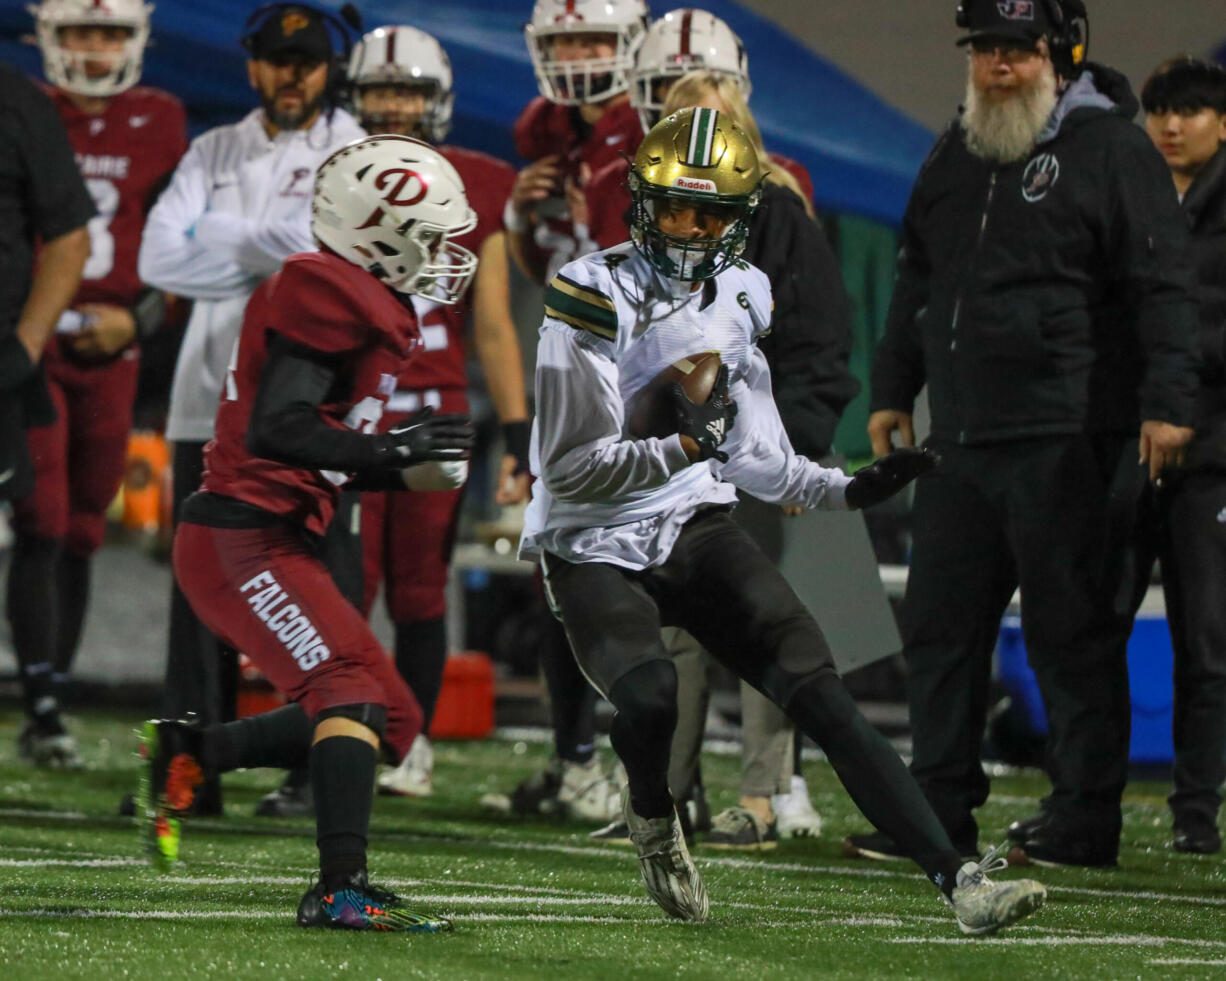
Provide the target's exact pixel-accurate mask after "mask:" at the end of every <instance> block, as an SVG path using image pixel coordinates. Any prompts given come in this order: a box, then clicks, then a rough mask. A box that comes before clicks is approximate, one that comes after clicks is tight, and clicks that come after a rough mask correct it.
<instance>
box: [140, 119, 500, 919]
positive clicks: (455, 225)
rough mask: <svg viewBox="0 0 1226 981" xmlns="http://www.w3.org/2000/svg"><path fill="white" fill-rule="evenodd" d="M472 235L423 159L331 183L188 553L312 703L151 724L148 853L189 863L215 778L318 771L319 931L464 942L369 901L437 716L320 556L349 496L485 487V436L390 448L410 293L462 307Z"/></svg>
mask: <svg viewBox="0 0 1226 981" xmlns="http://www.w3.org/2000/svg"><path fill="white" fill-rule="evenodd" d="M474 222H475V217H474V215H473V212H472V209H471V208H470V207H469V206H468V201H467V199H466V197H465V193H464V185H463V182H462V181H461V180H460V177H459V175H458V174H457V173H456V172H455V169H454V168H453V167H452V166H451V165H450V164H449V163H447V161H446V160H444V159H443V158H442V157H441V156H440V155H439V154H438V153H437V152H436V151H435V150H433V149H431V148H430V147H429V146H427V145H426V144H424V143H421V142H419V141H417V140H413V139H409V138H406V137H399V136H376V137H371V138H369V139H365V140H361V141H358V142H355V143H351V144H349V145H348V146H346V147H344V148H342V149H341V150H338V151H337V152H336V153H334V154H333V155H332V156H331V157H329V158H328V159H327V160H326V161H325V162H324V163H323V164H322V166H321V167H320V169H319V173H318V175H317V179H316V183H315V200H314V208H313V212H312V230H313V232H314V234H315V237H316V239H318V241H319V242H320V243H321V245H322V246H323V251H320V252H313V253H302V254H299V255H294V256H291V257H290V258H289V259H288V260H286V262H285V265H284V266H283V267H282V269H281V271H280V272H279V273H277V274H276V275H275V276H273V277H272V278H271V279H269V280H268V281H267V282H265V283H264V284H263V285H262V286H261V287H260V288H259V289H258V290H257V291H256V292H255V294H254V295H253V296H252V299H251V301H250V303H249V304H248V306H247V312H246V315H245V316H244V319H243V328H242V333H241V334H240V336H239V341H238V345H237V347H236V351H235V355H234V357H233V358H232V360H231V362H230V370H229V376H228V377H227V379H226V383H225V388H224V391H223V396H222V401H221V405H220V408H219V409H218V413H217V428H216V432H217V435H216V438H215V439H214V440H213V442H212V443H210V444H209V446H208V447H207V448H206V450H205V475H204V481H203V483H202V485H201V488H200V490H199V491H198V492H197V493H196V494H195V495H193V496H192V497H191V498H189V499H188V500H187V501H186V502H185V504H184V506H183V512H182V518H181V523H180V525H179V529H178V533H177V535H176V536H175V544H174V570H175V575H176V576H177V577H178V580H179V583H180V585H181V586H182V588H183V591H184V593H185V594H186V595H187V598H188V599H189V600H190V602H191V604H192V607H193V608H194V609H195V611H196V613H197V614H198V615H199V617H200V619H201V620H202V621H203V623H204V624H205V626H207V627H208V628H209V629H210V630H212V631H213V632H214V633H216V634H217V635H218V636H219V637H221V638H222V639H224V640H225V641H226V643H228V644H230V645H232V646H233V647H235V648H237V649H239V650H241V651H243V652H244V653H246V654H247V656H248V657H250V658H251V660H252V661H253V662H255V664H256V665H257V666H258V667H259V669H260V670H261V671H262V672H263V673H264V674H265V676H266V677H268V678H269V680H270V681H272V682H273V684H275V685H276V686H277V688H278V689H279V690H280V691H281V692H283V693H284V694H285V695H286V696H287V697H288V698H289V699H290V700H291V703H292V704H290V705H287V706H285V707H284V708H281V709H278V710H276V711H274V712H270V713H267V714H265V715H262V716H257V717H255V718H253V719H243V720H239V721H238V722H234V723H228V724H225V725H218V726H212V727H209V728H207V729H204V730H203V731H198V730H197V729H196V727H194V726H192V725H190V724H185V723H182V722H154V723H148V724H147V725H146V727H145V739H144V742H145V745H144V751H145V755H146V756H147V758H148V761H149V771H150V772H149V776H148V778H147V779H148V787H147V789H146V792H145V794H144V800H143V801H142V804H143V805H144V806H143V807H142V809H141V811H142V812H143V814H144V816H145V821H146V824H147V827H148V830H147V834H148V835H149V837H150V839H151V841H152V842H153V844H154V846H155V858H160V859H162V860H173V859H175V858H177V850H178V843H177V833H178V829H177V821H176V820H175V818H174V814H175V813H176V812H179V811H182V810H184V809H186V807H187V806H188V805H189V804H190V803H191V794H192V784H193V781H195V780H198V779H199V771H200V770H201V769H212V770H218V771H224V770H228V769H233V768H236V767H241V766H277V767H282V768H286V769H292V768H296V767H302V766H306V765H308V764H309V766H310V771H311V782H312V787H313V790H314V795H315V805H316V814H317V843H318V846H319V862H320V878H319V882H318V883H317V885H316V886H315V887H314V888H313V889H311V890H310V891H309V892H308V893H307V894H306V895H305V896H304V897H303V899H302V903H301V905H300V906H299V908H298V923H299V925H301V926H334V927H344V928H349V929H357V930H365V929H375V930H387V931H436V930H442V929H450V927H451V924H450V922H449V921H447V920H444V919H441V918H438V917H428V916H422V915H420V914H416V913H412V912H410V911H409V910H407V909H406V908H405V907H404V904H403V903H402V902H401V901H400V900H399V899H398V898H397V897H395V896H394V895H392V894H391V893H389V892H387V891H386V890H382V889H379V888H377V887H375V886H372V885H370V884H369V882H368V881H367V878H366V834H367V829H368V826H369V823H370V809H371V798H372V793H373V788H374V782H375V764H376V754H377V751H378V750H379V748H380V745H381V744H382V746H383V747H384V748H385V749H386V750H387V751H388V752H389V753H390V754H391V755H392V757H393V758H394V759H395V760H396V761H397V762H398V761H399V760H400V759H402V758H403V757H404V755H405V754H406V753H407V752H408V750H409V747H410V746H411V745H412V743H413V740H414V739H415V738H416V737H417V735H418V733H419V732H420V730H421V722H422V715H421V709H420V708H419V706H418V704H417V701H416V699H415V698H414V697H413V694H412V692H411V691H410V690H409V688H408V686H407V685H405V683H404V681H403V680H402V679H401V677H400V675H399V674H398V673H397V672H396V669H395V666H394V665H393V663H392V661H391V660H390V658H389V657H388V656H387V654H386V653H385V652H384V651H383V650H382V649H381V647H380V645H379V643H378V641H377V640H376V639H375V637H374V635H373V634H372V633H371V631H370V628H369V627H368V626H367V625H366V621H365V620H364V619H363V618H362V616H361V614H360V613H359V612H358V611H357V610H356V609H355V608H354V607H352V606H351V605H350V604H349V603H348V602H346V601H345V599H344V598H343V597H342V596H341V593H340V592H339V591H338V590H337V588H336V586H335V585H334V584H333V581H332V578H331V577H330V576H329V574H328V571H327V569H326V568H325V567H324V565H323V563H322V562H321V561H320V559H319V558H318V556H317V555H316V547H317V546H318V545H319V543H320V542H321V541H322V539H323V535H324V532H325V529H326V528H327V526H328V522H329V521H330V519H331V517H332V514H333V510H334V508H335V505H336V501H337V498H338V497H339V494H340V487H341V485H343V484H349V485H350V486H355V485H356V486H359V487H361V488H368V489H372V490H373V489H381V490H388V489H391V488H392V487H405V486H406V485H413V486H414V488H415V489H418V490H422V489H427V488H428V487H433V488H435V489H438V488H439V487H441V486H454V485H455V484H457V483H459V482H462V480H463V478H464V476H466V471H467V464H466V462H465V461H466V460H467V457H468V455H469V452H470V449H471V445H472V430H471V427H470V424H469V421H468V419H467V417H465V416H457V415H431V413H430V410H429V409H426V410H423V411H422V412H420V413H417V414H416V415H414V416H411V417H409V418H408V419H407V420H406V421H404V422H403V423H401V424H400V425H398V426H396V427H395V428H393V429H392V430H390V431H389V432H387V433H382V434H379V433H376V432H375V429H376V425H377V423H378V421H379V417H380V416H381V415H382V412H383V406H384V402H385V401H386V400H387V396H388V395H389V394H390V393H391V392H392V391H393V389H394V387H395V382H396V378H397V377H398V376H399V375H400V373H401V372H402V371H403V369H404V367H405V363H406V361H407V360H408V358H409V357H410V355H411V353H412V351H413V349H414V348H415V347H417V346H418V345H420V343H421V341H420V336H419V332H418V327H417V321H416V319H415V317H414V315H413V312H412V305H411V304H410V303H409V302H408V294H413V293H421V294H425V295H428V296H430V297H432V298H434V299H436V300H440V301H441V302H454V300H455V298H456V297H457V296H459V295H460V294H461V293H462V292H463V290H464V288H465V286H466V285H467V283H468V280H469V279H470V278H471V276H472V273H473V270H474V268H475V266H476V259H475V258H474V257H473V255H472V253H470V252H468V251H467V250H464V249H461V248H459V247H458V246H456V245H455V244H454V243H452V242H451V241H449V240H450V239H451V238H452V237H453V236H456V235H459V234H462V233H463V232H465V231H467V230H468V229H470V228H471V227H472V226H473V224H474ZM351 477H352V479H351Z"/></svg>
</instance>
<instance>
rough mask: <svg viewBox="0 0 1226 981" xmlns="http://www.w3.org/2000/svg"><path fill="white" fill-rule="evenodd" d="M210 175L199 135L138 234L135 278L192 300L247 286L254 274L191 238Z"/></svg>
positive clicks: (239, 290)
mask: <svg viewBox="0 0 1226 981" xmlns="http://www.w3.org/2000/svg"><path fill="white" fill-rule="evenodd" d="M211 182H212V176H211V175H210V173H209V170H208V165H207V161H206V160H205V156H204V153H203V151H202V150H201V144H200V142H199V141H197V142H196V143H193V144H192V146H191V147H190V148H189V149H188V151H187V153H186V154H184V156H183V159H182V160H180V161H179V166H178V167H177V168H175V173H174V177H173V178H171V181H170V186H169V187H168V188H166V190H165V191H164V192H163V193H162V195H161V196H160V197H159V198H158V200H157V203H156V204H155V205H154V206H153V210H151V211H150V212H149V218H148V219H147V220H146V222H145V230H144V233H143V234H142V235H141V243H140V256H139V259H138V261H137V271H138V272H139V274H140V278H141V281H142V282H144V283H148V284H149V285H150V286H156V287H157V288H158V289H163V290H166V291H167V292H168V293H174V294H176V295H178V296H187V297H191V298H192V299H193V300H224V299H227V298H228V297H231V296H234V295H235V294H236V293H243V292H246V291H247V290H249V289H251V287H252V286H253V285H254V283H255V281H256V279H257V278H258V277H255V276H252V275H251V273H249V272H248V271H247V270H245V269H244V268H243V267H242V266H241V265H239V264H238V263H237V262H236V261H235V260H234V257H233V256H232V255H229V254H227V253H225V252H224V251H219V250H216V249H212V248H209V247H208V246H207V245H206V244H205V243H203V242H201V241H198V240H197V238H196V225H197V223H198V222H199V221H200V219H201V217H202V216H203V215H205V214H206V209H207V208H208V195H209V190H210V187H211Z"/></svg>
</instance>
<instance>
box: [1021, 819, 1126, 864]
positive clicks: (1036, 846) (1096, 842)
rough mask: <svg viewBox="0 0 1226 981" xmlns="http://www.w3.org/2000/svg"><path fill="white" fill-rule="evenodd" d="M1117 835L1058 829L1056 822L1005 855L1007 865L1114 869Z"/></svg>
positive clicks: (1044, 827)
mask: <svg viewBox="0 0 1226 981" xmlns="http://www.w3.org/2000/svg"><path fill="white" fill-rule="evenodd" d="M1119 848H1120V839H1119V835H1118V834H1109V833H1106V832H1103V833H1102V834H1095V833H1093V832H1091V831H1087V830H1084V829H1078V830H1077V831H1076V832H1072V831H1070V830H1069V829H1067V828H1062V827H1061V824H1060V822H1059V821H1058V820H1052V821H1049V822H1047V823H1046V824H1044V825H1043V826H1042V827H1041V828H1040V829H1039V830H1038V832H1037V833H1036V834H1035V835H1034V836H1033V837H1031V838H1027V839H1026V840H1025V841H1023V842H1021V843H1020V844H1018V845H1015V846H1014V847H1013V848H1012V849H1011V850H1010V852H1009V864H1010V865H1043V866H1048V867H1050V868H1055V867H1059V866H1062V865H1076V866H1083V867H1085V868H1096V869H1104V868H1114V867H1115V865H1116V864H1118V858H1119Z"/></svg>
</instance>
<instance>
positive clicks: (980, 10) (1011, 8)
mask: <svg viewBox="0 0 1226 981" xmlns="http://www.w3.org/2000/svg"><path fill="white" fill-rule="evenodd" d="M958 26H959V27H965V28H969V29H970V33H969V34H967V35H966V36H965V37H961V38H959V39H958V44H969V43H970V42H971V41H974V40H975V39H976V38H981V37H982V38H1002V39H1009V40H1018V41H1030V42H1035V41H1038V40H1039V38H1041V37H1051V36H1052V35H1053V34H1054V33H1056V31H1057V29H1058V25H1057V24H1054V23H1052V20H1051V16H1050V13H1049V11H1048V7H1047V3H1046V2H1045V0H962V4H961V6H960V7H959V8H958Z"/></svg>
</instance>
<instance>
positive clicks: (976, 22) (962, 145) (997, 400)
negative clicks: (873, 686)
mask: <svg viewBox="0 0 1226 981" xmlns="http://www.w3.org/2000/svg"><path fill="white" fill-rule="evenodd" d="M958 25H959V26H960V27H963V28H967V29H968V34H967V36H965V37H963V38H962V39H961V41H959V44H966V45H969V54H968V78H967V96H966V105H965V107H964V108H963V111H962V113H961V116H960V118H959V119H958V120H957V121H956V122H954V123H953V124H952V125H951V126H950V128H949V129H948V130H947V131H946V132H945V134H944V135H943V136H942V137H941V138H940V140H939V141H938V142H937V145H936V147H935V149H934V150H933V151H932V154H931V155H930V156H929V158H928V161H927V162H926V163H925V165H924V168H923V170H922V171H921V173H920V176H919V179H918V181H917V183H916V186H915V188H914V190H913V192H912V196H911V201H910V203H909V205H908V208H907V213H906V217H905V219H904V225H903V233H902V249H901V251H900V253H899V260H898V279H897V283H896V286H895V292H894V298H893V303H892V306H891V309H890V314H889V318H888V321H887V326H886V334H885V337H884V338H883V340H882V342H881V345H880V346H879V348H878V350H877V353H876V358H875V362H874V365H873V375H872V405H871V408H872V414H871V416H870V419H869V426H868V428H869V435H870V437H871V438H872V442H873V451H874V452H875V453H877V454H884V453H887V452H888V451H889V449H890V445H891V442H892V439H893V435H894V433H896V432H897V433H898V434H899V437H900V439H901V442H902V443H903V444H904V445H909V444H912V443H914V430H913V428H912V422H911V412H912V407H913V404H914V401H915V398H916V396H917V395H918V394H919V391H920V389H921V388H922V387H923V386H924V385H925V384H927V386H928V398H929V405H930V408H931V414H932V434H931V438H930V440H929V445H930V446H932V447H933V448H934V449H935V450H936V451H937V452H939V453H940V455H941V458H942V460H943V463H942V466H941V467H940V468H938V469H937V470H935V471H933V472H932V473H930V474H929V475H927V476H925V477H922V478H920V480H919V481H917V484H916V496H915V510H914V517H915V521H914V526H915V532H914V544H913V550H912V558H911V574H910V579H909V581H908V585H907V593H906V598H905V600H904V604H903V611H902V627H903V637H904V651H903V653H904V656H905V658H906V661H907V666H908V689H909V699H910V704H911V724H912V729H913V735H914V762H913V763H912V772H913V773H914V774H915V777H916V779H917V780H918V781H919V784H920V786H921V787H922V788H923V790H924V792H925V794H926V795H927V797H928V799H929V801H930V802H931V803H932V805H933V807H934V809H935V810H936V812H937V814H938V815H939V816H940V818H941V821H942V823H943V824H944V825H945V828H946V830H947V831H948V832H949V835H950V837H951V839H952V840H953V842H954V845H955V847H957V848H958V849H959V850H960V852H961V853H962V854H963V855H969V854H972V853H975V852H977V850H978V832H979V829H978V825H977V824H976V821H975V818H974V816H973V813H972V812H973V810H974V808H976V807H978V806H980V805H981V804H983V803H984V801H985V800H986V799H987V796H988V780H987V777H986V776H985V774H984V772H983V768H982V766H981V765H980V760H979V749H980V743H981V741H982V737H983V731H984V725H985V721H986V714H987V709H988V683H989V678H990V674H991V663H992V652H993V649H994V647H995V642H996V637H997V633H998V631H999V626H1000V618H1001V614H1002V613H1003V612H1004V610H1005V608H1006V605H1007V604H1008V602H1009V599H1010V596H1011V595H1012V594H1013V591H1014V589H1015V587H1018V586H1019V585H1020V587H1021V591H1022V596H1023V604H1024V605H1023V612H1022V630H1023V635H1024V637H1025V640H1026V646H1027V650H1028V654H1029V659H1030V664H1031V666H1032V667H1033V668H1034V671H1035V675H1036V676H1037V678H1038V682H1039V687H1040V690H1041V691H1042V694H1043V698H1044V702H1045V705H1046V708H1047V714H1048V719H1049V724H1050V736H1049V742H1048V751H1049V764H1048V773H1049V775H1050V777H1051V782H1052V791H1051V794H1050V796H1049V797H1047V798H1046V799H1045V801H1044V802H1043V810H1042V812H1041V813H1040V814H1039V815H1037V816H1036V817H1034V818H1030V819H1027V820H1025V821H1019V822H1015V824H1014V826H1013V828H1011V829H1010V836H1011V837H1013V838H1015V840H1017V841H1018V842H1019V850H1018V851H1015V854H1014V858H1015V859H1017V860H1024V859H1029V860H1030V861H1034V862H1039V863H1046V864H1059V865H1087V866H1104V865H1114V864H1116V860H1117V855H1118V851H1119V838H1120V796H1121V793H1122V791H1123V788H1124V783H1125V780H1126V777H1127V763H1128V733H1129V723H1130V718H1131V713H1130V706H1129V697H1128V679H1127V666H1126V661H1125V647H1126V643H1127V637H1128V633H1129V628H1130V624H1131V618H1130V616H1129V610H1128V602H1127V597H1128V596H1129V595H1130V594H1129V590H1130V589H1131V585H1132V584H1131V583H1130V582H1129V581H1128V579H1129V575H1130V573H1131V572H1133V571H1134V567H1135V563H1133V562H1131V561H1130V559H1131V544H1130V542H1131V531H1132V525H1133V522H1134V519H1135V516H1136V513H1137V501H1138V499H1139V497H1140V494H1141V491H1142V490H1143V488H1144V486H1145V482H1146V480H1147V479H1149V480H1155V481H1156V480H1158V479H1159V478H1160V477H1161V475H1162V472H1163V470H1164V468H1165V467H1167V466H1169V465H1173V464H1175V463H1177V462H1178V461H1179V458H1180V456H1181V453H1182V448H1183V446H1184V445H1185V444H1186V443H1187V442H1188V440H1189V439H1190V438H1191V435H1192V431H1191V429H1190V428H1188V427H1189V426H1190V425H1191V420H1192V418H1193V411H1194V410H1193V406H1194V399H1195V394H1196V384H1197V379H1196V363H1195V356H1194V350H1195V336H1196V307H1195V304H1194V302H1193V299H1192V294H1191V291H1190V290H1191V285H1192V283H1191V278H1190V275H1189V271H1188V264H1187V255H1186V249H1187V241H1186V239H1187V236H1186V230H1185V228H1184V224H1183V222H1182V220H1181V217H1180V214H1179V207H1178V201H1177V200H1176V197H1175V194H1174V193H1173V191H1172V188H1171V184H1170V178H1169V177H1168V176H1167V173H1166V169H1165V167H1164V165H1163V161H1162V158H1161V157H1160V156H1159V154H1158V153H1157V152H1156V151H1155V150H1154V148H1153V146H1152V145H1151V144H1150V143H1149V141H1148V140H1147V139H1146V137H1145V134H1144V133H1143V132H1142V131H1141V130H1140V129H1139V128H1137V127H1135V126H1133V125H1132V123H1131V122H1130V120H1131V119H1132V117H1133V116H1134V115H1135V113H1136V111H1137V108H1138V107H1137V101H1136V99H1135V97H1134V96H1133V94H1132V92H1131V91H1130V90H1129V87H1128V83H1127V82H1126V80H1125V79H1124V78H1123V76H1121V75H1120V74H1119V73H1117V72H1115V71H1112V70H1111V69H1109V68H1105V67H1103V66H1101V65H1096V64H1090V63H1088V62H1086V61H1085V53H1086V37H1087V33H1088V23H1087V17H1086V11H1085V7H1084V5H1083V4H1082V2H1081V0H964V2H963V4H962V5H961V6H960V7H959V10H958ZM1138 457H1139V458H1140V462H1138ZM845 847H846V849H847V851H848V852H849V853H850V854H854V855H859V856H864V857H873V858H883V857H891V856H893V855H897V854H898V852H899V849H898V846H897V845H896V844H895V843H894V842H892V841H890V840H889V839H888V838H886V837H884V836H883V835H881V834H865V835H853V836H851V837H850V838H848V839H847V840H846V842H845Z"/></svg>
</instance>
